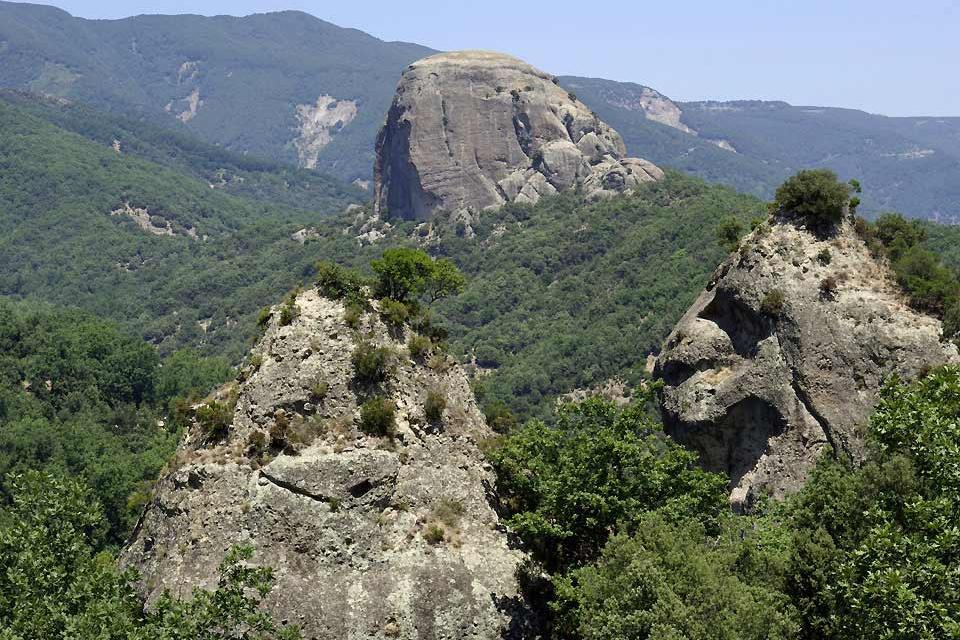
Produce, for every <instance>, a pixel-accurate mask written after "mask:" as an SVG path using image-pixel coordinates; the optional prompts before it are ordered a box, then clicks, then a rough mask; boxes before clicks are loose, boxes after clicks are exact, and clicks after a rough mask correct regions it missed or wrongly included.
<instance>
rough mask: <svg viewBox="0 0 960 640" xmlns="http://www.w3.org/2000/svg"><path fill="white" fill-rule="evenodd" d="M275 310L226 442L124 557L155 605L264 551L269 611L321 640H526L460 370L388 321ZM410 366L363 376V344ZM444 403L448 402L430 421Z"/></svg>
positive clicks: (174, 489)
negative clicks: (372, 420)
mask: <svg viewBox="0 0 960 640" xmlns="http://www.w3.org/2000/svg"><path fill="white" fill-rule="evenodd" d="M296 306H297V307H298V308H299V315H298V316H297V317H296V318H294V319H293V320H292V322H291V323H290V324H288V325H286V326H281V322H280V320H279V319H278V316H280V315H281V314H280V313H277V312H275V313H274V314H273V319H272V320H271V323H270V326H269V327H268V329H267V332H266V334H265V336H264V337H263V338H262V340H261V341H260V342H259V344H258V345H257V346H256V347H255V348H254V351H253V357H252V362H253V363H254V364H252V365H250V366H249V367H248V368H247V369H246V370H245V374H244V375H243V376H241V377H245V378H246V379H245V380H244V381H242V382H240V383H239V384H238V386H237V387H236V388H235V389H234V390H233V391H232V392H231V391H230V390H229V389H226V390H224V391H222V392H221V394H220V395H221V396H224V397H226V396H230V395H232V396H233V398H235V401H236V408H235V410H234V413H233V419H232V423H231V424H230V426H229V427H228V428H227V429H226V433H225V435H221V436H220V437H219V438H218V437H216V436H213V435H210V433H209V432H203V431H202V430H201V429H200V428H199V427H194V428H193V429H192V430H191V433H190V434H189V435H188V436H187V438H186V441H185V442H184V444H183V445H182V446H181V449H180V451H179V452H178V456H177V461H176V464H175V468H174V469H173V470H172V471H171V472H170V473H169V474H168V475H167V476H166V477H165V478H163V479H162V480H161V482H160V484H159V486H158V488H157V491H156V494H155V498H154V499H153V501H152V502H151V504H150V505H149V506H148V508H147V510H146V511H145V513H144V516H143V517H142V519H141V522H140V523H139V524H138V526H137V528H136V531H135V533H134V536H133V538H132V541H131V543H130V544H129V545H128V547H127V548H126V549H125V551H124V553H123V561H124V563H125V564H126V565H128V566H134V567H136V568H137V569H138V570H139V571H140V572H141V574H142V588H143V590H144V592H145V593H146V595H147V596H148V601H150V600H152V599H155V598H156V597H157V596H158V594H159V593H160V592H161V591H162V590H163V589H164V588H169V589H171V590H172V591H173V592H174V593H175V594H188V593H189V592H190V589H191V588H192V587H193V586H197V585H200V586H208V587H209V586H214V584H213V581H214V580H215V579H216V575H217V571H216V568H217V565H218V564H219V563H220V561H221V560H222V558H223V557H224V555H225V553H226V552H227V550H228V549H230V548H231V547H232V546H233V545H237V544H249V545H252V546H253V547H254V549H255V555H254V561H255V562H256V563H258V564H261V565H265V566H271V567H273V568H274V569H275V570H276V585H275V588H274V590H273V591H272V592H271V594H270V596H269V597H268V600H267V606H268V607H269V608H270V609H271V610H272V611H273V613H274V614H275V615H276V617H277V619H280V620H285V621H289V623H291V624H296V625H299V626H300V627H301V629H302V631H303V637H304V638H324V639H330V640H334V639H335V640H345V639H360V638H364V639H366V638H417V639H422V640H427V639H434V638H436V639H440V638H443V639H449V640H454V639H456V640H460V639H463V638H473V639H476V640H480V639H483V640H488V639H492V638H501V637H502V638H511V637H517V634H519V633H520V631H519V630H518V629H519V625H522V624H523V623H524V616H522V615H515V614H516V613H517V612H518V611H522V609H523V603H522V598H521V596H520V595H519V593H518V585H517V581H516V577H515V571H516V569H517V566H518V564H519V563H520V562H521V561H522V560H523V559H524V556H523V555H522V554H521V553H520V552H518V551H516V550H514V549H512V548H510V546H509V545H508V540H507V534H506V533H505V532H504V530H503V529H502V528H501V527H500V525H499V520H498V516H497V514H496V512H495V511H494V509H493V508H492V507H491V495H492V493H491V492H492V491H493V483H494V477H493V474H492V471H491V469H490V467H489V466H488V465H487V464H486V463H485V462H484V458H483V456H482V454H481V453H480V451H479V450H478V446H477V443H478V441H480V440H482V439H484V438H488V437H491V436H492V433H491V432H490V431H489V430H488V427H487V426H486V424H485V422H484V419H483V416H482V415H481V413H480V412H479V410H478V408H477V406H476V404H475V401H474V399H473V394H472V391H471V390H470V387H469V385H468V383H467V380H466V378H465V376H464V374H463V372H462V370H461V369H460V367H459V366H457V365H456V364H454V363H453V362H452V361H450V360H449V359H448V357H447V356H445V355H442V354H439V353H438V354H435V355H434V356H433V357H432V358H428V359H427V360H428V362H427V363H424V362H422V361H415V360H413V359H412V358H411V357H410V355H409V353H408V351H407V349H406V347H405V346H404V344H405V336H403V335H400V334H402V333H404V332H405V333H407V334H408V335H409V330H406V331H398V330H396V329H391V330H388V328H387V327H386V326H385V325H384V324H383V322H382V321H381V320H380V318H379V316H378V314H377V313H376V312H373V311H372V312H368V313H365V314H364V315H363V316H362V317H361V318H360V320H359V324H356V323H354V326H355V328H351V327H350V326H348V325H347V324H346V323H345V321H344V314H345V307H344V305H343V304H342V303H341V302H338V301H333V300H329V299H326V298H323V297H321V296H320V295H319V294H318V293H317V292H315V291H308V292H305V293H302V294H300V295H299V296H298V297H297V298H296ZM361 343H362V344H371V345H380V346H384V347H386V348H387V349H389V350H390V352H392V353H393V356H392V359H393V364H392V368H391V369H390V371H389V373H388V374H387V377H386V379H385V380H384V381H383V382H380V383H378V384H368V383H363V382H361V381H359V380H358V379H356V377H355V374H354V365H353V363H352V354H353V353H354V350H355V349H356V347H357V345H358V344H361ZM428 393H433V394H434V395H435V396H436V395H439V396H440V397H443V398H445V399H446V407H445V408H444V409H442V414H441V416H440V417H439V418H437V417H436V416H435V415H434V416H433V418H432V419H431V418H428V417H427V414H426V411H425V408H424V404H425V398H426V396H427V394H428ZM370 397H384V398H386V399H388V400H389V401H392V402H393V403H394V405H395V407H396V432H395V435H393V436H392V437H390V436H383V437H377V436H374V435H367V434H365V433H364V432H362V431H361V430H360V428H359V427H358V422H359V416H360V410H359V407H358V405H360V404H362V402H363V401H364V400H365V399H366V398H370Z"/></svg>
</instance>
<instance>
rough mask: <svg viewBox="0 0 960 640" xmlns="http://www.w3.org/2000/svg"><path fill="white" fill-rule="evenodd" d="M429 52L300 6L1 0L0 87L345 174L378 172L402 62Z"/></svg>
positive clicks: (346, 176) (359, 176)
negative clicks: (219, 12)
mask: <svg viewBox="0 0 960 640" xmlns="http://www.w3.org/2000/svg"><path fill="white" fill-rule="evenodd" d="M431 52H432V51H431V50H430V49H428V48H426V47H422V46H419V45H414V44H406V43H397V42H383V41H380V40H377V39H376V38H374V37H372V36H369V35H367V34H365V33H362V32H360V31H357V30H354V29H343V28H340V27H337V26H335V25H332V24H330V23H327V22H324V21H322V20H318V19H317V18H314V17H313V16H310V15H307V14H305V13H300V12H296V11H284V12H279V13H270V14H259V15H252V16H248V17H245V18H234V17H229V16H217V17H212V18H207V17H201V16H193V15H182V16H137V17H133V18H126V19H123V20H84V19H81V18H75V17H73V16H71V15H69V14H68V13H66V12H64V11H61V10H59V9H56V8H53V7H49V6H41V5H31V4H20V3H10V2H0V86H5V87H10V88H20V89H27V90H31V91H36V92H43V93H47V94H50V95H54V96H59V97H65V98H71V99H76V100H80V101H83V102H86V103H89V104H90V105H93V106H96V107H99V108H103V109H108V110H113V111H119V112H134V113H141V114H144V115H146V116H148V117H149V118H151V119H155V120H157V121H158V122H162V123H164V124H166V125H171V124H174V125H180V127H181V128H182V129H184V130H186V131H189V132H191V133H193V134H195V135H196V136H199V137H200V138H202V139H204V140H206V141H208V142H212V143H215V144H218V145H221V146H223V147H224V148H226V149H229V150H231V151H235V152H237V153H243V154H251V155H254V156H257V157H263V158H267V159H270V160H278V161H282V162H287V163H290V164H297V165H299V166H302V167H308V168H313V167H316V168H319V169H321V170H325V171H328V172H332V173H335V174H336V175H338V176H340V177H342V178H344V179H347V180H354V179H364V180H365V179H368V178H369V177H370V174H371V167H372V166H373V140H374V138H375V136H376V133H377V129H378V128H379V126H380V125H381V124H382V122H383V117H384V114H385V113H386V112H387V108H388V106H389V105H390V99H391V97H392V96H393V91H394V88H395V86H396V81H397V78H398V77H399V75H400V71H401V70H402V69H403V68H404V67H405V66H406V65H407V64H408V63H410V62H412V61H413V60H416V59H418V58H422V57H423V56H425V55H428V54H430V53H431ZM361 78H362V81H358V79H361Z"/></svg>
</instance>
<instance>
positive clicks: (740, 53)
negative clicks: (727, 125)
mask: <svg viewBox="0 0 960 640" xmlns="http://www.w3.org/2000/svg"><path fill="white" fill-rule="evenodd" d="M44 4H54V5H57V6H59V7H61V8H63V9H66V10H67V11H69V12H70V13H72V14H74V15H78V16H83V17H87V18H118V17H124V16H128V15H135V14H139V13H202V14H206V15H214V14H218V13H219V14H222V13H226V14H232V15H246V14H248V13H255V12H264V11H275V10H279V9H300V10H302V11H307V12H309V13H311V14H313V15H315V16H317V17H319V18H322V19H324V20H328V21H330V22H333V23H335V24H338V25H340V26H343V27H355V28H357V29H362V30H363V31H366V32H368V33H371V34H373V35H375V36H377V37H379V38H383V39H385V40H406V41H410V42H417V43H420V44H425V45H428V46H431V47H434V48H436V49H444V50H448V49H466V48H484V49H495V50H499V51H505V52H508V53H512V54H514V55H516V56H519V57H521V58H524V59H526V60H527V61H529V62H531V63H533V64H534V65H536V66H538V67H541V68H543V69H545V70H547V71H550V72H551V73H555V74H573V75H588V76H600V77H605V78H611V79H614V80H627V81H633V82H639V83H642V84H647V85H650V86H652V87H654V88H656V89H658V90H660V91H662V92H663V93H665V94H667V95H668V96H670V97H672V98H674V99H678V100H697V99H707V98H712V99H734V98H762V99H783V100H787V101H788V102H792V103H794V104H803V105H828V106H843V107H855V108H860V109H866V110H868V111H872V112H875V113H884V114H887V115H950V116H960V70H958V63H960V0H913V1H906V2H904V1H903V0H803V1H782V2H772V1H764V0H750V1H748V0H673V1H669V0H668V1H666V2H656V1H653V2H650V1H644V0H626V1H624V0H620V1H617V0H613V1H611V0H606V1H604V2H597V1H590V0H577V1H576V2H569V1H566V0H552V1H549V2H539V1H531V0H526V1H524V0H484V1H483V2H475V1H470V0H460V1H455V2H449V3H446V2H438V1H428V0H402V1H399V0H392V1H381V0H340V1H338V2H322V1H319V0H316V1H315V0H234V1H231V2H227V1H223V0H203V1H202V2H200V1H196V2H184V1H178V0H124V1H123V2H120V1H110V0H56V1H52V2H44Z"/></svg>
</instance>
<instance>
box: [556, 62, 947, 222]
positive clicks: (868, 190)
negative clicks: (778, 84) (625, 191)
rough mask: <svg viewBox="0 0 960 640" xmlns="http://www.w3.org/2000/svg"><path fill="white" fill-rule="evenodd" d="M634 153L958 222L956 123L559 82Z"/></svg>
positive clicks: (754, 187)
mask: <svg viewBox="0 0 960 640" xmlns="http://www.w3.org/2000/svg"><path fill="white" fill-rule="evenodd" d="M561 82H562V84H563V85H564V86H565V87H567V88H569V89H570V90H571V91H573V92H575V93H577V95H578V97H580V98H581V99H582V100H584V101H585V102H586V103H587V104H589V105H591V106H592V107H593V108H594V109H595V110H596V112H597V113H598V114H599V115H600V117H601V118H603V119H604V120H606V121H607V122H609V123H610V124H611V125H612V126H614V127H615V128H616V129H617V130H618V131H619V132H620V134H621V135H622V136H623V138H624V142H625V143H626V145H627V149H628V151H629V152H630V153H634V154H639V155H642V156H643V157H646V158H649V159H650V160H652V161H653V162H656V163H658V164H662V165H666V166H671V167H674V168H678V169H681V170H683V171H688V172H691V173H693V174H695V175H698V176H700V177H702V178H704V179H707V180H710V181H716V182H721V183H723V184H728V185H730V186H733V187H735V188H736V189H739V190H741V191H746V192H748V193H753V194H756V195H759V196H761V197H765V198H768V197H770V196H771V195H772V194H773V191H774V189H775V188H776V187H777V185H779V184H780V183H781V182H782V181H783V180H784V179H785V178H786V177H787V176H789V175H791V174H793V173H794V172H796V171H797V170H799V169H801V168H804V167H828V168H831V169H833V170H834V171H837V172H838V173H839V174H840V175H841V177H844V178H851V177H855V178H858V179H859V180H860V181H861V182H862V183H863V185H864V188H865V189H864V190H865V194H866V195H865V196H864V203H863V211H865V212H867V213H875V212H877V211H881V210H885V209H897V210H900V211H902V212H904V213H905V214H907V215H910V216H914V217H921V218H928V219H933V220H941V221H945V222H953V221H956V220H958V219H960V179H958V178H960V118H888V117H884V116H878V115H873V114H869V113H865V112H863V111H856V110H853V109H835V108H824V107H796V106H792V105H789V104H787V103H785V102H761V101H739V102H687V103H679V102H673V101H671V100H670V99H669V98H666V97H665V96H663V95H661V94H659V93H657V92H655V91H653V90H651V89H649V88H647V87H643V86H641V85H636V84H632V83H622V82H614V81H612V80H602V79H597V78H579V77H562V78H561Z"/></svg>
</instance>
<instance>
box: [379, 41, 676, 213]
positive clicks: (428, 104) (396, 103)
mask: <svg viewBox="0 0 960 640" xmlns="http://www.w3.org/2000/svg"><path fill="white" fill-rule="evenodd" d="M624 156H626V150H625V148H624V146H623V140H622V139H621V138H620V135H619V134H618V133H617V132H616V131H614V130H613V129H611V128H610V127H609V126H607V125H606V124H605V123H603V122H602V121H601V120H600V119H599V118H598V117H597V116H596V115H595V114H594V113H593V112H592V111H590V109H589V108H588V107H587V106H586V105H584V104H583V103H582V102H580V101H579V100H577V99H576V97H575V96H574V95H573V94H569V93H567V91H566V90H564V89H562V88H561V87H560V86H558V85H557V84H555V83H554V81H553V78H552V77H551V76H550V75H548V74H546V73H544V72H542V71H540V70H538V69H535V68H534V67H532V66H530V65H528V64H526V63H524V62H522V61H520V60H517V59H516V58H512V57H510V56H506V55H503V54H498V53H491V52H485V51H462V52H455V53H444V54H439V55H435V56H430V57H428V58H424V59H423V60H420V61H418V62H415V63H413V64H412V65H410V66H409V67H408V68H407V69H406V71H404V73H403V76H402V78H401V80H400V84H399V85H398V87H397V94H396V96H395V98H394V100H393V104H392V106H391V107H390V111H389V113H388V115H387V121H386V124H384V126H383V128H382V129H381V131H380V135H379V136H378V138H377V160H376V165H375V167H374V174H375V186H374V190H375V194H374V202H375V206H376V209H377V212H378V213H380V214H381V215H384V214H386V215H389V216H393V217H402V218H408V219H425V218H427V217H429V216H430V214H431V212H433V211H434V210H436V209H446V210H451V211H454V210H467V211H478V210H481V209H484V208H486V207H495V206H499V205H502V204H504V203H506V202H536V201H537V200H539V199H540V198H541V197H542V196H545V195H549V194H554V193H557V192H558V191H566V190H568V189H574V188H578V187H579V188H582V189H583V191H584V192H585V194H586V195H587V197H589V198H598V197H604V196H607V195H611V194H614V193H619V192H623V191H627V190H630V189H632V188H634V187H635V186H637V185H639V184H641V183H643V182H649V181H652V180H657V179H660V178H661V177H662V176H663V172H662V171H661V170H660V169H659V168H658V167H656V166H655V165H653V164H652V163H650V162H647V161H646V160H640V159H638V158H626V157H624Z"/></svg>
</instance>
